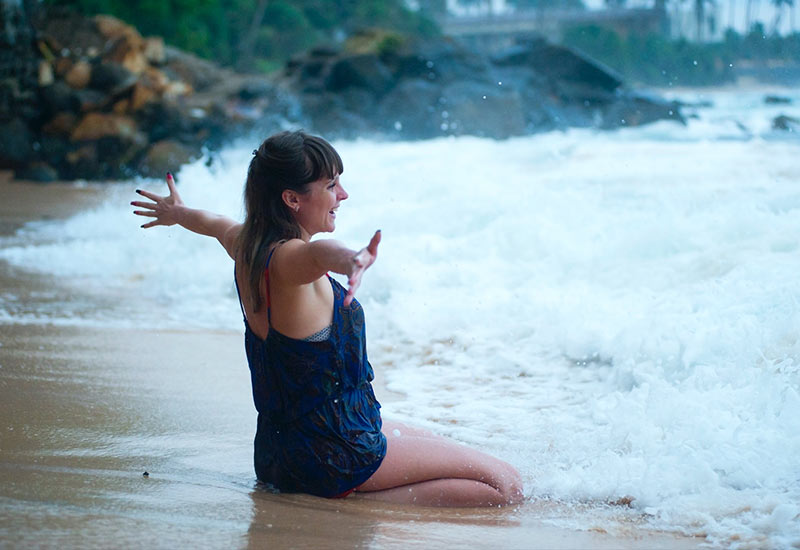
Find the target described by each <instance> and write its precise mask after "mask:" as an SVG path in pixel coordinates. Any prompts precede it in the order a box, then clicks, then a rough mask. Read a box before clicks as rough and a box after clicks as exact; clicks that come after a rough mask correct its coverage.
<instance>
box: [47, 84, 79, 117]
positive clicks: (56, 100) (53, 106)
mask: <svg viewBox="0 0 800 550" xmlns="http://www.w3.org/2000/svg"><path fill="white" fill-rule="evenodd" d="M39 98H40V105H41V107H42V111H43V115H44V116H45V118H46V119H49V118H51V117H53V116H55V115H57V114H58V113H62V112H64V111H68V112H72V113H78V112H80V110H81V100H80V99H79V98H78V95H77V91H76V90H73V89H72V88H70V87H69V86H67V85H66V84H65V83H64V82H62V81H60V80H59V81H56V82H54V83H53V84H52V85H51V86H46V87H44V88H39Z"/></svg>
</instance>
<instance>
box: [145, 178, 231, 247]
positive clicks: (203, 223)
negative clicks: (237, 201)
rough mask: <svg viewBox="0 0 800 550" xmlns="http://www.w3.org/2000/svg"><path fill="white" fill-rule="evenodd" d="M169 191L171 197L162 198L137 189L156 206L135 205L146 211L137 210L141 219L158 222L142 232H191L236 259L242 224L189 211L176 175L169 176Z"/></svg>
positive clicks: (196, 211) (206, 213) (203, 212)
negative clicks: (172, 228)
mask: <svg viewBox="0 0 800 550" xmlns="http://www.w3.org/2000/svg"><path fill="white" fill-rule="evenodd" d="M167 187H168V188H169V195H167V196H166V197H162V196H160V195H156V194H155V193H150V192H149V191H143V190H141V189H137V190H136V192H137V193H139V194H140V195H142V196H143V197H145V198H148V199H150V200H151V201H153V202H144V201H133V202H131V205H132V206H136V207H138V208H143V209H144V210H134V211H133V213H134V214H136V215H137V216H145V217H147V218H155V219H154V220H153V221H151V222H148V223H145V224H143V225H142V228H144V229H148V228H150V227H155V226H157V225H175V224H178V225H180V226H181V227H184V228H186V229H188V230H189V231H192V232H194V233H198V234H199V235H206V236H208V237H214V238H216V239H217V240H218V241H219V243H220V244H221V245H222V246H223V248H225V251H226V252H227V253H228V255H229V256H230V257H231V258H234V257H235V252H236V250H235V249H236V242H237V239H238V237H239V232H240V230H241V227H242V224H240V223H238V222H236V221H234V220H232V219H230V218H227V217H225V216H221V215H219V214H214V213H213V212H208V211H206V210H198V209H196V208H189V207H188V206H186V205H185V204H183V201H182V200H181V197H180V195H179V194H178V190H177V189H176V188H175V180H174V179H173V178H172V174H167Z"/></svg>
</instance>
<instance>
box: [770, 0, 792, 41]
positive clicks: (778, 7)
mask: <svg viewBox="0 0 800 550" xmlns="http://www.w3.org/2000/svg"><path fill="white" fill-rule="evenodd" d="M772 5H773V6H775V20H774V21H773V22H772V32H773V33H775V34H778V27H780V24H781V19H782V16H783V8H784V7H786V8H788V9H789V15H790V17H791V18H792V30H794V10H793V8H794V0H772Z"/></svg>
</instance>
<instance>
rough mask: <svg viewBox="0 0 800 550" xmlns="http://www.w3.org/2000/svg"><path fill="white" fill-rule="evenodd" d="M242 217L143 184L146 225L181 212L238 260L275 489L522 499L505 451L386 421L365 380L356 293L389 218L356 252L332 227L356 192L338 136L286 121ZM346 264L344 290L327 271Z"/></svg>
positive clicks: (488, 502)
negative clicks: (332, 138)
mask: <svg viewBox="0 0 800 550" xmlns="http://www.w3.org/2000/svg"><path fill="white" fill-rule="evenodd" d="M253 153H254V157H253V160H252V161H251V162H250V167H249V169H248V172H247V183H246V186H245V192H244V197H245V206H246V210H247V216H246V219H245V221H244V223H237V222H235V221H233V220H231V219H229V218H226V217H223V216H219V215H215V214H212V213H210V212H206V211H202V210H195V209H192V208H188V207H187V206H185V205H184V204H183V202H182V201H181V198H180V196H179V195H178V192H177V190H176V189H175V183H174V181H173V179H172V176H171V175H170V174H167V186H168V188H169V195H168V196H166V197H162V196H159V195H156V194H154V193H150V192H147V191H141V190H137V193H139V194H140V195H142V196H144V197H146V198H147V199H150V201H152V202H149V201H147V202H145V201H134V202H132V203H131V204H132V205H134V206H136V207H138V208H140V209H141V210H136V211H134V213H135V214H138V215H140V216H147V217H151V218H155V219H154V220H152V221H150V222H149V223H146V224H144V225H143V226H142V227H144V228H149V227H154V226H157V225H174V224H176V223H177V224H179V225H181V226H183V227H185V228H186V229H188V230H190V231H193V232H195V233H199V234H201V235H208V236H211V237H215V238H216V239H217V240H218V241H219V242H220V244H222V246H223V247H224V248H225V250H226V251H227V252H228V255H229V256H230V257H231V258H232V259H233V260H234V261H235V268H234V273H235V280H236V286H237V290H238V292H239V299H240V303H241V306H242V314H243V315H244V323H245V349H246V352H247V360H248V362H249V364H250V373H251V379H252V383H253V399H254V401H255V406H256V409H257V410H258V428H257V431H256V437H255V470H256V475H257V476H258V479H259V480H260V481H262V482H265V483H268V484H270V485H272V486H273V487H274V488H276V489H278V490H280V491H287V492H303V493H310V494H313V495H319V496H323V497H342V496H346V495H348V494H350V493H351V492H354V491H355V492H358V493H359V494H362V495H363V496H365V497H369V498H375V499H381V500H386V501H393V502H399V503H415V504H421V505H428V506H496V505H504V504H512V503H516V502H519V501H520V500H521V498H522V484H521V481H520V476H519V474H518V473H517V471H516V470H515V469H514V468H513V467H512V466H511V465H509V464H507V463H505V462H503V461H501V460H498V459H496V458H493V457H491V456H488V455H486V454H484V453H481V452H479V451H476V450H473V449H470V448H468V447H466V446H464V445H460V444H457V443H454V442H452V441H449V440H447V439H445V438H443V437H439V436H435V435H433V434H431V433H429V432H426V431H423V430H419V429H415V428H410V427H407V426H405V425H402V424H397V423H394V422H390V421H388V420H387V421H385V422H381V417H380V412H379V409H380V405H379V403H378V402H377V400H376V399H375V396H374V394H373V392H372V386H371V384H370V382H371V380H372V378H373V371H372V367H371V366H370V364H369V362H368V361H367V349H366V339H365V327H364V313H363V310H362V308H361V306H360V305H359V303H358V301H357V300H355V299H354V294H355V292H356V290H357V289H358V287H359V285H360V283H361V278H362V276H363V275H364V272H365V271H366V270H367V269H368V268H369V267H370V266H371V265H372V264H373V262H375V258H376V257H377V254H378V244H379V243H380V240H381V234H380V231H378V232H376V233H375V235H374V236H373V237H372V239H371V240H370V242H369V244H368V245H367V246H366V247H365V248H362V249H361V250H359V251H355V250H351V249H349V248H346V247H345V246H343V245H342V244H340V243H339V242H337V241H335V240H330V239H325V240H316V241H313V242H312V241H311V237H312V236H313V235H315V234H317V233H328V232H331V231H333V230H334V227H335V221H336V211H337V209H338V208H339V204H340V203H341V201H343V200H345V199H346V198H347V196H348V195H347V192H346V191H345V190H344V188H343V187H342V185H341V183H340V181H339V177H340V176H341V174H342V172H343V165H342V160H341V158H340V157H339V154H338V153H337V152H336V151H335V150H334V149H333V147H332V146H331V145H330V144H329V143H328V142H326V141H325V140H323V139H322V138H319V137H314V136H310V135H307V134H305V133H303V132H281V133H279V134H276V135H274V136H272V137H270V138H269V139H267V140H266V141H264V143H262V144H261V146H260V147H259V148H258V150H256V151H254V152H253ZM330 271H332V272H334V273H340V274H342V275H346V276H347V277H348V288H347V289H345V288H344V287H342V286H341V285H340V284H339V283H338V282H336V281H335V280H334V279H332V278H331V277H329V276H328V275H327V274H328V272H330Z"/></svg>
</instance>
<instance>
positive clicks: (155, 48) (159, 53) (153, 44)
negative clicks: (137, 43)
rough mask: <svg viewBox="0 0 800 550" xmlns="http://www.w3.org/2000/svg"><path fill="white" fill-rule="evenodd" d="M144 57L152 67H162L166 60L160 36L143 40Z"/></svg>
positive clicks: (162, 40)
mask: <svg viewBox="0 0 800 550" xmlns="http://www.w3.org/2000/svg"><path fill="white" fill-rule="evenodd" d="M144 57H145V59H147V61H148V63H150V64H152V65H163V64H164V63H165V62H166V60H167V52H166V51H165V50H164V39H163V38H161V37H160V36H151V37H149V38H145V39H144Z"/></svg>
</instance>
